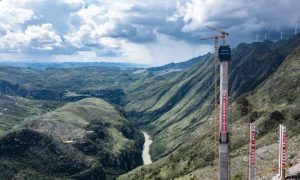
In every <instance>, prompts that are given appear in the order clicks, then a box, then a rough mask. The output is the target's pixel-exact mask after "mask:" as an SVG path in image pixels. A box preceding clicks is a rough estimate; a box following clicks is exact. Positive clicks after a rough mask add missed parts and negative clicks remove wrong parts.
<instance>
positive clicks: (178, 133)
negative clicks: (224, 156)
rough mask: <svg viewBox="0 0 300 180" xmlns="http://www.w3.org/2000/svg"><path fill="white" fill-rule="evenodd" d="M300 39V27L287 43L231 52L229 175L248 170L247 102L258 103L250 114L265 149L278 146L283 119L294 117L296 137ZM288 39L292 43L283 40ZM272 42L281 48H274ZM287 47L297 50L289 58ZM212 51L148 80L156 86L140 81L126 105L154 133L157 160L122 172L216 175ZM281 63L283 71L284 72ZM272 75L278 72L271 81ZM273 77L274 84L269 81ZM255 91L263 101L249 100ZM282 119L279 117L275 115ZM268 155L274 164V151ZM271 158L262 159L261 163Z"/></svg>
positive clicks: (139, 176) (292, 128)
mask: <svg viewBox="0 0 300 180" xmlns="http://www.w3.org/2000/svg"><path fill="white" fill-rule="evenodd" d="M299 39H300V35H299V34H298V35H297V36H295V37H292V38H291V39H290V40H288V41H286V42H278V43H279V44H280V45H279V44H276V43H275V44H272V46H270V45H269V44H267V43H253V44H241V45H239V46H238V47H237V48H235V49H233V51H232V61H231V62H230V69H231V70H230V82H231V83H230V95H231V96H230V101H231V106H230V115H231V118H230V119H231V121H232V127H231V128H232V139H231V141H232V145H231V151H232V152H233V153H232V156H233V160H232V166H233V167H232V169H233V172H232V173H231V175H232V176H233V177H236V178H237V179H238V178H240V179H243V177H244V175H246V170H245V168H246V163H247V157H246V149H247V146H246V145H245V144H246V139H245V135H244V136H243V135H242V134H246V127H247V123H246V122H248V121H247V120H246V119H247V117H246V116H245V105H248V104H251V105H253V106H254V107H255V108H254V109H253V112H252V113H251V118H252V119H253V121H256V123H257V126H259V143H258V148H262V149H263V148H266V145H269V144H273V150H274V151H275V149H274V147H276V146H275V144H274V143H275V140H276V136H275V134H276V132H277V131H276V130H277V129H276V128H277V125H278V124H279V122H280V123H284V124H287V125H288V124H294V126H293V125H289V126H288V128H289V129H290V133H291V134H293V135H291V136H292V137H293V136H296V135H298V134H299V131H298V130H297V129H299V128H298V126H297V121H296V122H295V119H297V117H298V115H297V112H299V109H297V108H298V107H299V105H300V103H299V95H298V94H299V82H298V79H299V49H297V50H295V51H294V52H292V51H293V49H295V48H296V47H297V45H299V44H300V43H299ZM287 42H288V44H289V46H284V45H282V43H287ZM275 46H277V47H276V48H274V47H275ZM287 49H288V50H289V51H290V52H292V53H291V54H290V55H289V56H288V57H287V58H286V59H285V60H284V58H285V57H286V56H285V54H284V53H282V52H287ZM212 58H213V57H211V58H210V59H207V61H203V62H200V63H199V64H198V65H197V66H196V67H194V68H192V69H189V70H187V71H185V72H182V73H181V74H176V75H174V74H173V75H170V77H172V78H170V79H171V80H170V79H168V78H166V77H161V78H160V82H157V83H154V82H148V83H149V84H151V86H146V85H142V86H143V87H146V88H140V89H141V91H140V93H136V94H134V97H136V99H137V100H136V101H133V102H131V103H129V104H128V105H127V108H128V109H129V112H130V113H129V115H131V116H132V117H133V119H134V120H136V121H137V122H138V123H140V124H141V125H143V126H144V127H145V128H147V129H148V131H149V132H150V133H151V134H152V136H153V139H154V143H153V144H152V146H151V155H152V158H153V159H154V160H157V161H156V162H154V163H153V164H151V165H148V166H143V167H141V168H138V169H136V170H134V171H133V172H130V173H128V174H126V175H124V176H121V177H120V179H154V178H158V179H159V178H160V179H172V178H179V179H181V178H182V179H185V178H187V179H188V178H190V176H191V177H195V179H199V178H200V179H210V178H212V174H213V172H212V171H213V169H214V168H213V167H212V165H213V159H214V149H215V148H216V147H215V146H214V142H213V136H212V135H213V134H212V129H213V127H212V121H211V120H212V116H211V114H212V109H213V105H212V97H213V88H212V82H213V67H212V66H213V65H212V62H213V60H212ZM283 62H284V63H283ZM207 67H208V68H207ZM283 69H285V70H286V71H285V72H284V70H283ZM274 72H275V73H274ZM291 72H293V73H292V76H291V77H289V76H286V74H289V73H291ZM274 77H277V78H279V79H276V80H273V79H272V78H274ZM279 82H282V83H283V82H285V84H283V86H281V87H280V88H278V87H277V86H279V84H278V83H279ZM144 83H145V84H146V83H147V82H144ZM268 84H269V88H267V86H268ZM276 84H277V85H276ZM270 85H271V86H270ZM136 89H139V88H138V87H137V88H136ZM267 89H269V90H268V91H267ZM270 91H272V92H273V93H270ZM290 91H293V92H290ZM262 92H264V93H262ZM252 93H254V94H255V95H253V96H255V97H256V98H257V100H260V101H259V102H260V103H258V104H257V103H254V102H253V103H252V102H251V101H250V100H248V98H249V99H250V98H252V97H253V96H250V95H248V94H252ZM289 96H291V97H289ZM265 97H269V98H272V99H274V100H273V102H267V101H261V100H262V99H264V98H265ZM297 98H298V99H297ZM145 101H146V102H145ZM281 101H285V102H286V101H287V102H289V103H290V105H288V104H286V103H280V102H281ZM270 104H272V106H271V105H270ZM273 105H274V106H273ZM145 106H146V107H145ZM143 107H145V108H143ZM265 107H268V108H265ZM279 107H281V108H279ZM292 107H293V108H292ZM296 107H297V108H296ZM255 109H257V111H255ZM266 109H267V110H266ZM288 109H289V110H290V111H288ZM130 110H131V111H130ZM139 110H140V111H141V112H139ZM293 117H294V118H293ZM270 119H271V120H270ZM278 119H279V122H276V121H278ZM269 121H271V122H269ZM273 121H275V122H273ZM295 123H296V124H295ZM242 130H243V131H242ZM234 135H235V136H234ZM271 140H272V141H271ZM293 141H294V139H293ZM291 146H292V148H291V149H294V150H295V149H297V144H295V143H291ZM241 147H242V148H241ZM261 151H262V150H261ZM274 151H273V153H274V154H275V152H274ZM263 152H264V151H263ZM290 153H291V157H292V158H291V159H290V160H291V161H293V162H294V163H295V162H296V161H297V158H296V157H298V156H299V154H297V153H295V151H291V152H290ZM293 153H294V154H293ZM242 155H243V156H242ZM235 157H236V158H235ZM237 158H239V159H237ZM270 159H272V163H273V165H275V166H276V165H277V163H276V159H277V158H276V156H273V157H272V158H270ZM270 159H263V163H264V162H266V161H270ZM234 160H235V161H234ZM274 161H275V162H274ZM292 164H293V163H292ZM263 170H266V169H262V171H263ZM273 174H274V173H273ZM261 176H263V175H261ZM244 178H245V177H244Z"/></svg>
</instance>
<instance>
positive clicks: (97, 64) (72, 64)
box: [0, 61, 147, 69]
mask: <svg viewBox="0 0 300 180" xmlns="http://www.w3.org/2000/svg"><path fill="white" fill-rule="evenodd" d="M0 66H13V67H26V68H33V69H46V68H60V69H63V68H79V67H106V68H119V69H134V68H145V67H147V66H146V65H143V64H135V63H117V62H9V61H5V62H0Z"/></svg>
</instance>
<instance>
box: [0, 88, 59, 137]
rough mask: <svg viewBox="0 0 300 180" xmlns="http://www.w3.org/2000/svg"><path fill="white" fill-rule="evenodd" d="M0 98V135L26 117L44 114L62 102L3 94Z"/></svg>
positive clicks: (20, 122)
mask: <svg viewBox="0 0 300 180" xmlns="http://www.w3.org/2000/svg"><path fill="white" fill-rule="evenodd" d="M0 98H1V100H0V122H1V124H0V136H3V135H4V134H6V133H8V132H9V131H10V130H12V129H13V127H14V126H17V125H19V124H22V123H23V121H24V120H26V119H27V118H30V117H32V116H36V115H41V114H44V113H46V112H48V111H51V110H54V109H55V108H57V107H58V106H61V105H62V104H63V103H59V102H52V101H39V100H30V99H26V98H22V97H15V96H8V95H3V94H1V95H0Z"/></svg>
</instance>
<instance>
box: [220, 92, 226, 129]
mask: <svg viewBox="0 0 300 180" xmlns="http://www.w3.org/2000/svg"><path fill="white" fill-rule="evenodd" d="M221 123H222V127H221V132H222V134H226V133H227V91H226V90H222V121H221Z"/></svg>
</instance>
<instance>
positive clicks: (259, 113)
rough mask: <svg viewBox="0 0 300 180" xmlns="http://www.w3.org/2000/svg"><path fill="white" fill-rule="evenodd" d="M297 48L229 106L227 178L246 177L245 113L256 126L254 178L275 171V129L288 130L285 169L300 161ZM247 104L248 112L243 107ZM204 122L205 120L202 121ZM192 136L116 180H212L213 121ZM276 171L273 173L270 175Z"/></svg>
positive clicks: (299, 52)
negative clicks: (172, 149)
mask: <svg viewBox="0 0 300 180" xmlns="http://www.w3.org/2000/svg"><path fill="white" fill-rule="evenodd" d="M299 94H300V48H298V49H296V50H295V51H294V52H292V53H291V54H290V55H289V56H288V58H287V59H286V60H285V61H284V63H283V64H282V65H281V66H280V67H279V68H278V69H277V71H276V72H275V73H274V74H272V75H271V76H270V78H269V79H268V80H267V81H266V82H265V83H264V84H263V85H262V86H261V87H260V88H258V89H257V90H255V91H253V92H251V93H250V94H248V95H245V96H242V97H240V98H238V99H236V100H235V101H234V102H232V103H231V105H230V109H229V111H230V113H229V114H230V117H229V119H230V120H231V122H230V132H231V136H230V137H231V140H230V142H231V144H230V149H231V154H230V157H231V161H230V164H231V165H230V166H231V171H230V172H231V179H240V180H242V179H245V178H246V175H247V170H246V167H247V148H248V145H247V144H246V142H247V127H248V125H247V122H248V115H249V116H250V117H251V120H252V121H253V122H254V123H255V125H256V127H257V133H258V135H257V151H256V154H257V174H256V175H257V178H260V179H270V178H271V176H273V175H275V173H276V168H277V158H278V156H277V144H278V125H279V124H284V125H286V126H287V129H288V156H287V163H288V167H291V166H293V165H295V164H297V163H299V162H300V161H299V159H300V158H299V157H300V153H299V150H300V146H299V143H297V142H299V140H300V139H299V138H300V135H299V134H300V119H299V117H300V114H299V112H300V96H299ZM249 104H250V105H252V106H253V109H252V112H251V114H247V111H246V109H245V107H246V105H249ZM207 119H208V118H207ZM197 127H198V128H197V130H196V131H194V133H193V135H194V136H190V138H189V139H188V140H186V141H185V143H184V144H183V145H181V146H180V147H179V148H177V150H175V151H174V152H173V153H171V154H169V155H168V156H167V157H165V158H162V159H160V160H158V161H156V162H154V163H152V164H150V165H147V166H142V167H139V168H137V169H135V170H134V171H131V172H129V173H127V174H125V175H123V176H120V177H119V179H173V178H174V179H213V178H215V175H214V168H213V167H212V164H213V153H214V152H215V150H216V147H214V146H213V138H212V129H213V128H212V123H211V121H205V122H204V123H203V124H201V126H197ZM274 168H275V171H274Z"/></svg>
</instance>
